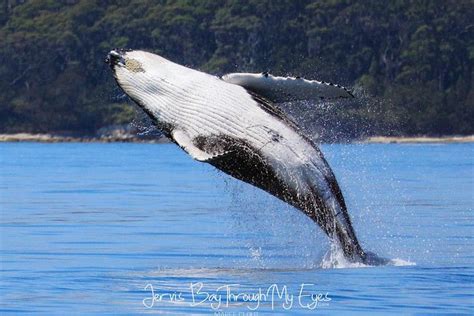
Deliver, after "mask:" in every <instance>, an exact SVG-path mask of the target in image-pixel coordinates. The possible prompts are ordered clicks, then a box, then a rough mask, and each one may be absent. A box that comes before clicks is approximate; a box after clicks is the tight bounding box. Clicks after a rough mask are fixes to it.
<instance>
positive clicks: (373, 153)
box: [0, 143, 474, 315]
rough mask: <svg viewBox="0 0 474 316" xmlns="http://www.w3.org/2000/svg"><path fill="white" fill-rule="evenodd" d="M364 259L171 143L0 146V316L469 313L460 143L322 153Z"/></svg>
mask: <svg viewBox="0 0 474 316" xmlns="http://www.w3.org/2000/svg"><path fill="white" fill-rule="evenodd" d="M322 150H323V152H324V154H325V155H326V157H327V159H328V161H329V163H330V165H331V166H332V168H333V170H334V172H335V174H336V176H337V178H338V180H339V183H340V185H341V187H342V190H343V193H344V196H345V198H346V201H347V204H348V207H349V212H350V214H351V217H352V219H353V223H354V226H355V229H356V232H357V235H358V237H359V239H360V240H361V243H362V245H363V247H364V248H365V249H367V250H369V251H373V252H375V253H377V254H378V255H380V256H383V257H385V258H389V259H392V261H391V264H390V265H387V266H378V267H369V266H357V265H351V264H345V263H344V262H342V261H340V260H339V259H338V258H337V251H336V252H335V251H334V250H331V248H332V247H331V245H330V243H329V242H328V240H327V238H326V236H325V235H324V234H323V233H322V231H321V230H320V229H319V227H317V226H316V224H314V223H313V222H312V221H311V220H310V219H309V218H307V217H306V216H305V215H303V214H302V213H301V212H299V211H297V210H296V209H294V208H291V207H290V206H287V205H286V204H285V203H283V202H280V201H278V200H277V199H276V198H274V197H272V196H270V195H268V194H266V193H265V192H263V191H260V190H258V189H256V188H253V187H251V186H249V185H247V184H244V183H242V182H240V181H237V180H235V179H232V178H230V177H228V176H227V175H224V174H222V173H220V172H218V171H216V170H215V169H214V168H213V167H211V166H210V165H208V164H204V163H199V162H196V161H193V160H192V159H191V158H190V157H189V156H188V155H186V154H185V153H184V152H183V151H182V150H181V149H179V148H178V147H176V146H175V145H171V144H161V145H158V144H127V143H114V144H83V143H60V144H39V143H2V144H0V256H1V262H0V265H1V266H0V268H1V274H0V313H1V314H2V315H4V314H9V313H12V314H16V313H40V314H45V315H68V314H109V315H128V314H141V313H144V314H145V313H146V314H149V313H150V314H152V313H159V314H171V315H176V314H208V315H267V314H286V313H288V314H292V315H294V314H321V315H327V314H347V313H351V314H360V315H367V314H387V313H394V314H433V313H439V314H471V315H472V314H474V213H473V204H474V197H473V195H474V184H473V179H474V144H438V145H415V144H414V145H396V144H387V145H382V144H370V145H367V144H351V145H341V144H334V145H323V146H322Z"/></svg>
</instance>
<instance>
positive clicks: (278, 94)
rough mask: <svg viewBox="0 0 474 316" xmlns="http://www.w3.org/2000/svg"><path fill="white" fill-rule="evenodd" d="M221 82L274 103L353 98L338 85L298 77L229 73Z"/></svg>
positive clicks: (346, 90)
mask: <svg viewBox="0 0 474 316" xmlns="http://www.w3.org/2000/svg"><path fill="white" fill-rule="evenodd" d="M222 80H224V81H225V82H228V83H232V84H236V85H239V86H242V87H244V88H245V89H247V90H249V91H252V92H254V93H256V94H258V95H260V96H262V97H264V98H266V99H268V100H270V101H272V102H275V103H283V102H290V101H300V100H334V99H341V98H353V97H354V96H353V95H352V93H351V92H350V91H349V90H348V89H346V88H344V87H343V86H340V85H338V84H333V83H328V82H324V81H317V80H307V79H303V78H299V77H296V78H294V77H276V76H272V75H270V74H268V73H260V74H256V73H231V74H227V75H225V76H223V77H222Z"/></svg>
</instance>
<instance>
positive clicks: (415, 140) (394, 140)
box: [361, 135, 474, 144]
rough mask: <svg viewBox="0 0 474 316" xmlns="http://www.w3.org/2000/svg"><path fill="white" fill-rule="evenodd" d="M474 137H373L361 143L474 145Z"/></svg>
mask: <svg viewBox="0 0 474 316" xmlns="http://www.w3.org/2000/svg"><path fill="white" fill-rule="evenodd" d="M472 142H474V135H469V136H440V137H430V136H396V137H392V136H372V137H368V138H366V139H365V140H362V141H361V143H367V144H430V143H431V144H432V143H446V144H447V143H472Z"/></svg>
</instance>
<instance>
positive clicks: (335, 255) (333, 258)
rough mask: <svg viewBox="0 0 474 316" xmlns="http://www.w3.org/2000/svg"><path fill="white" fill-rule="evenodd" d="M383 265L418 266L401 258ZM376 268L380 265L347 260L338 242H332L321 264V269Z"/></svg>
mask: <svg viewBox="0 0 474 316" xmlns="http://www.w3.org/2000/svg"><path fill="white" fill-rule="evenodd" d="M383 265H384V266H396V267H401V266H414V265H416V263H415V262H411V261H408V260H404V259H400V258H394V259H388V260H387V262H386V263H384V264H383ZM375 266H380V265H371V264H365V263H362V262H352V261H349V260H347V258H346V257H344V252H343V251H342V249H341V247H340V245H339V244H338V243H337V242H331V246H330V248H329V250H328V251H327V252H326V254H325V255H324V257H323V259H322V260H321V263H320V264H319V268H321V269H350V268H370V267H375Z"/></svg>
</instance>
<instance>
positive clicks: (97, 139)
mask: <svg viewBox="0 0 474 316" xmlns="http://www.w3.org/2000/svg"><path fill="white" fill-rule="evenodd" d="M0 142H12V143H14V142H38V143H152V144H165V143H169V142H170V141H169V140H168V139H167V138H166V137H164V136H163V137H158V138H150V137H138V136H136V135H131V134H126V135H120V136H62V135H55V134H30V133H17V134H0ZM353 142H354V143H362V144H416V143H423V144H426V143H472V142H474V135H469V136H441V137H429V136H397V137H392V136H372V137H368V138H365V139H362V140H354V141H353Z"/></svg>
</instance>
